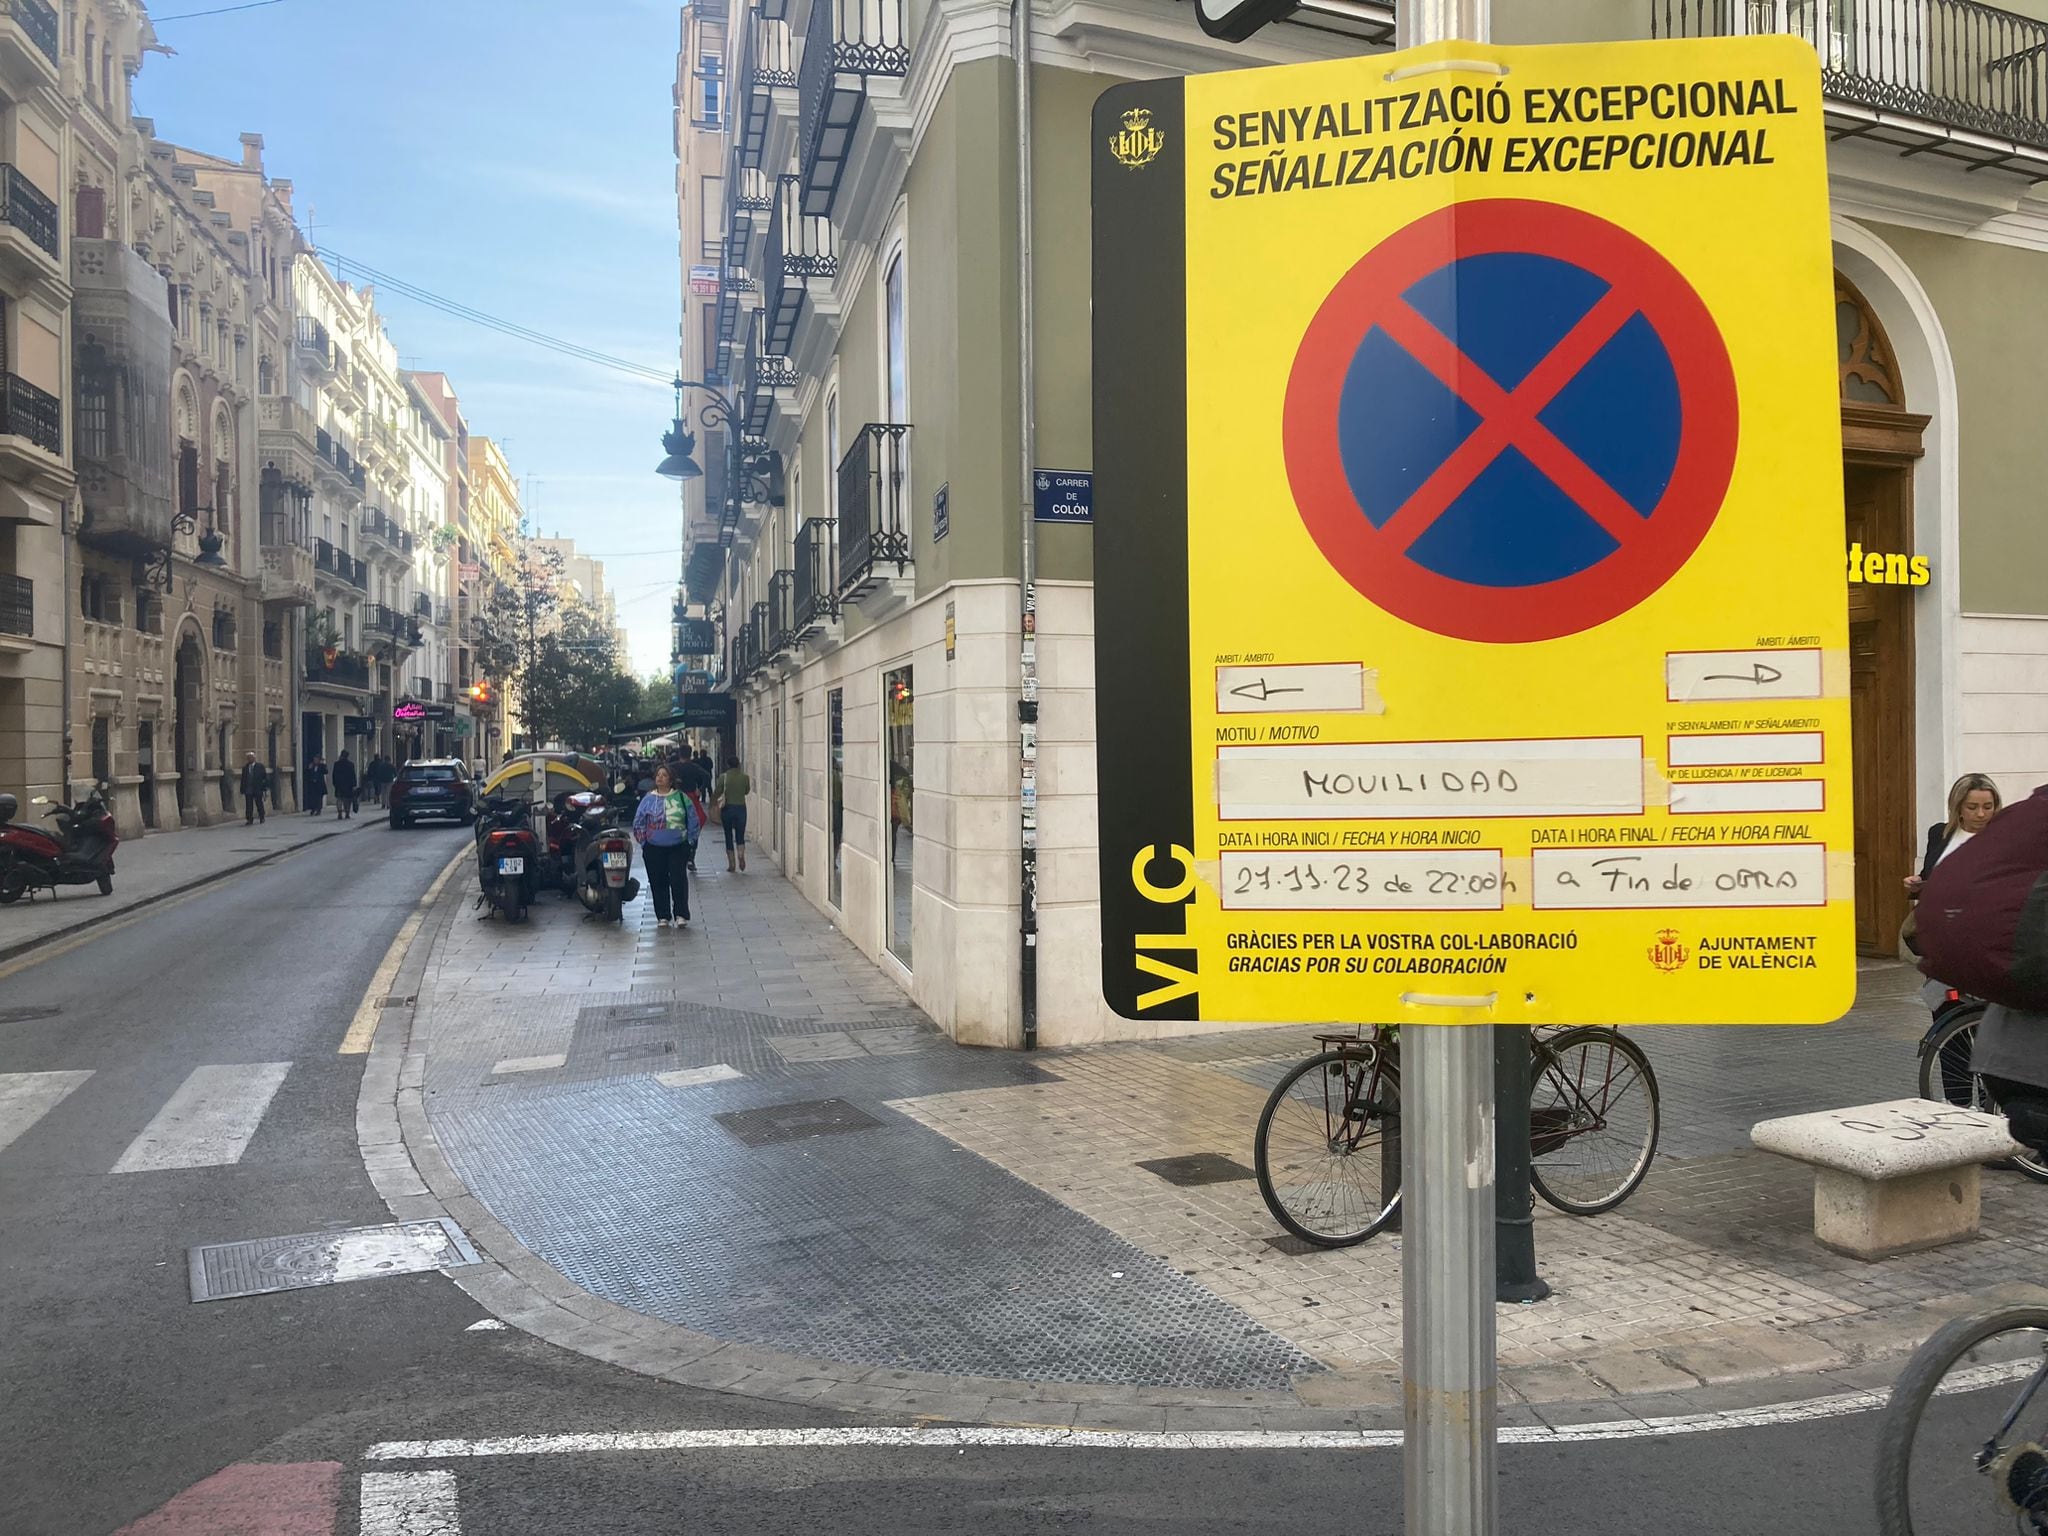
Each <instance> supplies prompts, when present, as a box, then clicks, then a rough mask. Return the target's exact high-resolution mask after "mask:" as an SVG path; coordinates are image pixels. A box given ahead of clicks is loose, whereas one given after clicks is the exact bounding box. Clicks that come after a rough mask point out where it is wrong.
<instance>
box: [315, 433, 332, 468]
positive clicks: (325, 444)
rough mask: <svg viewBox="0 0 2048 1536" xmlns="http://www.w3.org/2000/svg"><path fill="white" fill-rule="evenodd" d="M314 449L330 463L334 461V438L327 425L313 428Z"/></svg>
mask: <svg viewBox="0 0 2048 1536" xmlns="http://www.w3.org/2000/svg"><path fill="white" fill-rule="evenodd" d="M313 451H314V452H315V453H317V454H319V455H320V457H321V458H323V459H325V460H326V461H327V462H328V463H330V464H332V463H333V462H334V438H333V435H332V434H331V433H329V432H328V430H327V429H326V428H325V427H315V428H314V429H313Z"/></svg>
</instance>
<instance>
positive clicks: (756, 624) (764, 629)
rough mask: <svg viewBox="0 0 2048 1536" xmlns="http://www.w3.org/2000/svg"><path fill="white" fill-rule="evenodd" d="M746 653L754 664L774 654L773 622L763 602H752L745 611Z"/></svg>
mask: <svg viewBox="0 0 2048 1536" xmlns="http://www.w3.org/2000/svg"><path fill="white" fill-rule="evenodd" d="M747 653H748V655H749V656H751V657H752V658H753V660H754V662H755V664H756V665H758V664H759V663H761V662H764V661H766V660H767V659H768V658H769V657H770V656H773V655H774V654H775V624H774V620H773V619H772V618H771V617H770V616H769V612H768V605H767V604H766V603H765V602H763V603H756V604H754V606H753V608H752V609H750V610H749V611H748V613H747Z"/></svg>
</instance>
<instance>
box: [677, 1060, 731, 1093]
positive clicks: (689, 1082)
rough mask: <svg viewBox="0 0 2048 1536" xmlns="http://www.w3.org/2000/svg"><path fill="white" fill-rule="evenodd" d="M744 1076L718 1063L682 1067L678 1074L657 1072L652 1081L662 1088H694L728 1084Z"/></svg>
mask: <svg viewBox="0 0 2048 1536" xmlns="http://www.w3.org/2000/svg"><path fill="white" fill-rule="evenodd" d="M744 1076H746V1074H745V1073H744V1072H742V1071H740V1069H739V1068H738V1067H729V1066H727V1065H726V1064H725V1063H724V1062H722V1061H721V1062H719V1063H717V1064H716V1065H714V1066H709V1067H684V1068H683V1069H682V1070H681V1071H679V1072H657V1073H655V1074H654V1080H655V1081H656V1082H657V1083H660V1084H661V1085H662V1087H664V1088H695V1087H697V1086H699V1085H700V1084H703V1083H729V1082H731V1081H732V1080H733V1079H734V1078H736V1077H744Z"/></svg>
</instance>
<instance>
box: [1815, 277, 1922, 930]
mask: <svg viewBox="0 0 2048 1536" xmlns="http://www.w3.org/2000/svg"><path fill="white" fill-rule="evenodd" d="M1835 357H1836V362H1837V364H1838V367H1839V371H1840V378H1841V395H1842V503H1843V512H1844V516H1845V519H1846V526H1845V528H1844V530H1843V532H1844V538H1845V542H1846V544H1847V546H1848V552H1849V558H1848V561H1847V562H1846V564H1847V566H1848V569H1847V572H1846V574H1847V577H1848V582H1849V718H1850V734H1851V738H1852V743H1853V747H1854V759H1855V765H1854V777H1855V796H1856V944H1857V948H1858V949H1860V950H1862V951H1863V952H1864V953H1865V954H1872V955H1891V954H1894V953H1896V951H1897V947H1898V931H1899V924H1900V922H1901V921H1903V920H1904V918H1905V915H1906V908H1907V901H1906V892H1905V888H1904V885H1903V884H1902V882H1903V880H1904V879H1905V877H1906V876H1907V875H1908V874H1910V873H1911V872H1912V866H1911V862H1910V861H1911V859H1912V857H1913V852H1914V846H1915V841H1916V839H1915V828H1914V824H1913V789H1914V783H1913V769H1914V761H1915V752H1914V739H1915V738H1914V705H1913V696H1914V691H1915V668H1914V645H1913V627H1914V613H1913V599H1914V593H1915V592H1916V591H1917V590H1918V587H1917V586H1916V585H1915V582H1914V577H1915V574H1916V567H1915V566H1914V565H1913V563H1912V558H1911V557H1912V555H1913V553H1914V526H1913V466H1914V462H1915V461H1916V460H1917V459H1919V458H1920V456H1921V454H1922V453H1923V451H1924V448H1923V437H1924V434H1925V432H1926V429H1927V423H1928V418H1927V417H1926V416H1924V415H1916V414H1915V413H1913V412H1912V411H1909V410H1907V409H1906V395H1905V387H1904V382H1903V378H1902V375H1901V370H1900V369H1899V366H1898V361H1897V357H1896V355H1895V354H1894V353H1893V351H1892V345H1891V341H1890V338H1888V337H1887V336H1886V335H1885V331H1884V326H1883V324H1882V323H1881V322H1880V321H1879V319H1878V317H1877V314H1876V311H1875V310H1873V309H1872V308H1871V306H1870V304H1869V302H1868V301H1867V300H1866V299H1865V298H1864V297H1863V295H1862V294H1861V293H1860V292H1858V291H1857V288H1856V286H1855V284H1854V283H1852V282H1850V281H1849V279H1847V278H1846V277H1843V276H1842V275H1841V274H1840V273H1837V274H1836V275H1835ZM1925 570H1926V567H1925V565H1924V564H1922V565H1920V566H1919V567H1917V571H1918V572H1919V573H1924V572H1925ZM1926 579H1927V578H1926V576H1925V575H1924V574H1920V575H1919V585H1924V584H1925V582H1926Z"/></svg>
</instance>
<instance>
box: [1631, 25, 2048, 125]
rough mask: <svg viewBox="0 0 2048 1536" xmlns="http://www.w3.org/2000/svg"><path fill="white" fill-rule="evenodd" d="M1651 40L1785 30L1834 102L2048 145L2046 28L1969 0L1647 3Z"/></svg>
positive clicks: (2047, 39) (2047, 35)
mask: <svg viewBox="0 0 2048 1536" xmlns="http://www.w3.org/2000/svg"><path fill="white" fill-rule="evenodd" d="M1650 15H1651V24H1650V25H1651V32H1652V34H1653V35H1654V36H1657V37H1726V36H1731V35H1735V34H1747V33H1758V32H1789V33H1791V34H1793V35H1794V36H1797V37H1803V38H1805V39H1806V40H1807V41H1808V42H1809V43H1811V44H1813V46H1814V48H1815V50H1816V51H1817V52H1818V53H1819V54H1820V61H1821V82H1822V85H1823V86H1824V88H1825V89H1826V91H1827V93H1828V95H1829V96H1831V97H1833V98H1835V99H1836V100H1838V101H1843V102H1849V103H1853V104H1854V105H1857V106H1861V107H1869V108H1873V109H1875V110H1877V111H1880V112H1889V113H1896V114H1898V115H1900V116H1904V117H1916V118H1920V119H1922V120H1923V121H1926V122H1931V123H1940V124H1943V125H1945V126H1947V127H1951V128H1961V129H1965V130H1968V131H1970V132H1974V133H1982V134H1989V135H1992V136H1994V137H1996V138H2001V139H2009V140H2013V141H2016V142H2018V143H2022V144H2029V145H2032V146H2034V147H2036V148H2048V23H2043V22H2039V21H2035V20H2032V19H2031V18H2029V17H2025V16H2016V15H2014V14H2013V13H2012V12H2011V11H2002V10H1999V9H1998V8H1997V7H1995V6H1989V5H1980V4H1977V3H1976V0H1854V3H1853V4H1852V3H1850V0H1834V3H1833V4H1832V5H1829V6H1820V5H1814V4H1810V3H1801V0H1651V13H1650Z"/></svg>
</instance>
